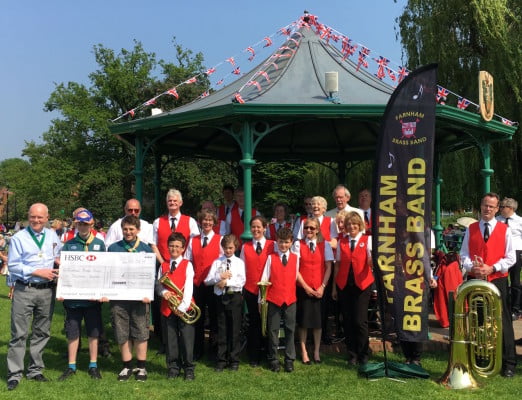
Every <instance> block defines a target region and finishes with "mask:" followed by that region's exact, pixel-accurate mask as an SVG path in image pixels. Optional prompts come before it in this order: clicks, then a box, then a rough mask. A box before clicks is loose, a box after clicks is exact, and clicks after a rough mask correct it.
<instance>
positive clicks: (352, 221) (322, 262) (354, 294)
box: [7, 185, 522, 390]
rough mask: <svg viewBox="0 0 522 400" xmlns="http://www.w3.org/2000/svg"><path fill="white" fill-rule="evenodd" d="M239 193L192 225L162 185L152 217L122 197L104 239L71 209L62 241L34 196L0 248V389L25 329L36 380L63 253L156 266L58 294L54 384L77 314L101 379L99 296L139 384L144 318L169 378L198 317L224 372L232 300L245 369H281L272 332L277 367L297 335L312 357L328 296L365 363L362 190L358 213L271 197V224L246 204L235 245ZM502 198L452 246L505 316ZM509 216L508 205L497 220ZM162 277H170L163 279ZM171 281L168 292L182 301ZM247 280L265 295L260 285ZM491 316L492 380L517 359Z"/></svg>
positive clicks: (191, 366) (229, 363)
mask: <svg viewBox="0 0 522 400" xmlns="http://www.w3.org/2000/svg"><path fill="white" fill-rule="evenodd" d="M243 196H244V193H243V191H242V190H241V189H239V190H238V189H236V190H235V191H234V189H233V188H232V187H228V186H227V187H225V188H224V198H225V202H224V203H223V204H222V205H221V206H220V207H218V208H215V207H213V205H212V204H208V203H207V204H206V205H205V206H204V208H202V209H201V211H200V212H199V213H198V216H197V221H196V219H194V218H192V217H190V216H188V215H185V214H182V213H181V207H182V205H183V198H182V195H181V193H180V192H179V191H178V190H176V189H171V190H169V191H168V193H167V196H166V206H167V214H165V215H163V216H161V217H159V218H157V219H156V220H155V221H154V222H153V223H152V224H150V223H148V222H147V221H144V220H141V219H140V218H139V216H140V213H141V205H140V203H139V201H138V200H136V199H130V200H128V201H127V202H126V204H125V207H124V212H125V216H124V217H122V218H120V219H119V220H117V221H116V222H114V223H113V224H112V225H111V227H110V228H109V230H108V231H107V234H106V236H105V238H101V237H99V235H98V234H97V232H96V230H94V228H93V224H94V218H93V215H92V213H91V212H90V211H89V210H86V209H83V208H81V209H77V210H75V212H74V217H73V218H74V225H75V228H74V231H73V233H72V234H69V235H70V236H69V237H66V238H62V239H64V242H62V240H60V238H59V237H58V235H57V234H56V232H55V231H54V230H52V229H49V228H47V227H46V225H47V222H48V217H49V215H48V209H47V207H46V206H45V205H44V204H40V203H37V204H33V205H32V206H31V207H30V209H29V213H28V219H29V226H28V227H27V228H26V229H24V230H22V231H20V232H18V233H17V234H16V235H14V236H13V238H12V240H11V243H10V248H9V256H8V266H9V273H10V275H9V279H10V281H11V282H12V285H13V290H14V292H13V299H12V312H11V340H10V342H9V348H8V357H7V359H8V360H7V363H8V376H7V387H8V389H9V390H13V389H15V388H16V387H17V386H18V384H19V382H20V380H21V378H22V376H23V373H24V363H23V360H24V355H25V349H26V342H27V339H28V337H29V325H30V324H31V328H32V332H31V339H30V343H29V347H30V355H31V357H30V360H29V366H28V368H27V372H26V377H27V378H28V379H33V380H36V381H47V378H46V377H45V376H44V375H43V374H42V370H43V368H44V363H43V358H42V354H43V350H44V348H45V345H46V343H47V341H48V340H49V335H50V333H49V332H50V325H51V319H52V315H53V307H54V300H55V299H54V296H55V295H54V294H55V291H54V289H55V286H56V279H57V277H58V275H59V264H60V253H61V252H63V251H109V252H154V253H155V255H156V259H157V267H158V268H157V279H156V280H155V290H154V292H155V298H154V299H148V298H144V299H142V300H141V301H129V300H124V301H122V300H117V301H116V300H109V299H107V298H101V299H97V300H96V301H93V300H81V301H78V300H70V299H58V300H63V302H64V308H65V316H66V319H65V331H66V337H67V340H68V354H69V360H68V366H67V369H66V370H65V372H64V373H63V374H62V376H61V377H60V378H59V379H60V380H64V379H68V378H70V377H71V376H73V375H75V374H76V353H77V350H78V342H79V337H80V326H81V323H82V320H84V321H85V324H86V332H87V336H88V344H89V356H90V362H89V366H88V373H89V375H90V376H91V377H92V378H93V379H100V378H101V373H100V371H99V369H98V364H97V360H96V357H97V346H98V338H99V337H100V335H101V334H102V332H103V323H102V320H101V304H102V303H104V302H109V304H110V309H111V315H112V318H111V319H112V323H113V330H114V335H115V340H116V342H117V344H118V346H119V349H120V353H121V359H122V364H123V365H122V370H121V371H120V373H119V374H118V380H120V381H124V380H128V379H130V378H131V377H134V378H135V379H136V380H138V381H145V380H146V379H147V371H146V359H147V343H148V339H149V324H150V315H149V313H151V312H152V314H153V319H152V320H153V322H154V331H155V333H157V334H158V336H159V337H160V338H161V341H162V343H163V344H164V346H165V357H166V368H167V377H168V378H170V379H173V378H176V377H178V376H180V375H181V374H182V373H183V376H184V378H185V379H186V380H193V379H194V378H195V374H194V370H195V360H197V359H198V358H200V357H202V356H203V354H204V352H205V348H206V347H208V348H209V349H210V346H205V342H206V341H205V322H206V320H207V319H208V320H209V323H210V335H211V336H210V337H211V339H212V340H213V341H214V342H215V344H216V348H215V359H216V365H215V370H216V371H217V372H221V371H223V370H224V369H225V368H229V369H231V370H237V369H238V368H239V363H240V359H239V354H240V351H241V343H240V332H241V328H242V326H243V325H242V319H243V318H244V311H243V309H244V307H245V308H246V310H247V314H248V328H247V329H248V331H247V339H248V341H247V354H248V360H249V363H250V365H251V366H252V367H255V366H258V365H259V364H260V363H261V362H262V361H263V359H268V363H269V364H268V365H269V368H270V370H272V371H274V372H277V371H279V370H280V369H281V363H280V359H279V354H278V347H279V345H280V334H279V331H280V329H281V326H282V327H283V329H284V339H283V341H284V360H283V364H282V366H283V368H284V370H285V371H286V372H292V371H293V370H294V361H295V360H296V358H297V354H296V346H295V332H296V330H297V333H298V338H297V339H298V343H299V350H300V357H301V362H302V363H303V364H304V365H311V364H312V362H313V363H315V364H319V363H321V354H320V344H321V338H322V336H323V333H324V332H323V330H324V328H325V320H326V316H327V315H328V311H327V310H328V302H329V301H332V300H336V301H337V302H338V310H339V313H340V314H341V319H342V327H343V331H344V336H345V341H346V345H347V355H348V362H349V364H351V365H357V364H359V365H364V364H365V363H366V362H367V361H368V357H369V339H368V304H369V300H370V296H371V293H372V290H373V288H372V285H373V283H374V277H373V273H372V261H371V236H370V234H371V210H370V203H371V194H370V192H369V191H368V190H366V189H365V190H363V191H361V192H360V193H359V206H360V208H354V207H351V206H350V205H349V204H348V202H349V200H350V192H349V191H348V189H347V188H346V187H344V186H342V185H339V186H337V187H336V188H335V189H334V191H333V198H334V200H335V202H336V208H334V209H332V210H329V211H327V202H326V199H324V198H323V197H321V196H313V197H307V198H305V200H304V206H305V209H306V212H305V213H304V214H303V215H301V216H300V217H299V218H298V219H296V220H295V221H294V223H293V224H292V223H290V221H288V218H287V216H286V213H287V210H286V206H285V205H284V204H283V203H278V204H276V205H275V207H274V218H273V220H272V221H271V222H270V223H268V221H267V220H266V219H265V218H264V217H262V216H261V215H259V213H258V212H257V211H256V210H255V209H254V210H252V215H251V218H250V231H251V234H252V240H251V241H246V242H245V243H241V234H242V233H243V231H244V222H243V221H244V218H243V215H242V214H243V207H244V197H243ZM513 202H514V200H513V199H504V201H503V202H502V203H501V213H502V214H501V215H502V216H501V217H499V218H500V219H502V218H504V220H501V222H505V223H503V224H497V223H496V221H497V220H496V219H495V214H496V212H497V211H498V207H499V205H500V203H499V199H498V196H497V195H495V194H492V193H488V194H486V195H485V196H484V198H483V200H482V203H481V216H482V219H481V221H480V222H479V223H477V224H476V225H472V226H470V228H469V230H468V231H467V232H466V235H465V237H464V240H463V244H462V253H461V254H462V261H463V265H464V268H465V269H466V271H467V272H468V274H469V275H470V276H472V277H475V278H481V279H484V278H485V279H488V280H490V281H491V282H492V283H494V284H495V285H497V286H498V287H499V289H500V291H501V293H502V294H503V300H504V301H505V302H506V303H505V305H504V307H505V308H504V310H511V308H510V306H509V301H508V300H509V299H508V297H507V291H508V283H507V282H508V281H507V273H508V270H510V268H511V266H512V265H513V264H517V265H518V264H519V261H520V254H519V251H520V250H522V247H515V246H518V244H516V245H515V240H513V237H514V236H515V235H514V234H513V235H512V234H511V231H512V230H515V229H518V227H520V225H519V224H520V221H519V218H520V217H517V216H516V214H514V211H516V206H517V205H516V202H515V203H513ZM509 210H512V211H513V212H512V213H511V214H509V212H508V211H509ZM508 226H509V227H510V228H511V229H508V228H507V227H508ZM521 232H522V231H521ZM521 236H522V235H521ZM515 248H516V250H517V252H516V253H515V250H514V249H515ZM515 254H516V255H515ZM515 261H517V262H515ZM518 268H520V266H518ZM512 270H513V269H512ZM518 273H519V274H520V269H519V272H518ZM166 278H168V282H170V284H166V283H165V279H166ZM172 285H174V286H175V287H176V288H179V291H180V292H181V293H182V295H181V296H180V295H179V293H177V291H176V290H174V289H173V288H172ZM260 285H262V286H265V288H266V290H260ZM512 285H513V283H512ZM512 293H515V292H514V291H513V290H512ZM513 296H515V297H516V296H518V297H516V298H518V301H519V302H520V294H518V295H515V294H513ZM174 298H176V301H174V302H173V301H172V300H173V299H174ZM196 306H197V307H199V309H200V310H201V315H200V317H199V319H198V320H197V321H196V322H195V323H193V322H194V321H190V320H189V319H190V318H191V317H190V316H191V315H193V312H192V311H193V309H194V308H195V307H196ZM207 314H208V315H207ZM504 314H505V315H504V316H505V318H504V319H505V321H504V323H505V324H507V325H508V326H506V327H505V329H504V330H503V334H504V345H503V354H504V356H505V357H504V370H503V371H504V375H505V376H513V374H514V366H515V362H516V358H515V353H514V338H513V330H512V325H511V313H510V311H508V312H507V314H506V311H505V312H504ZM508 315H509V321H510V322H509V323H507V318H508ZM509 326H511V330H510V329H509ZM309 331H310V332H311V334H312V340H313V346H312V348H311V349H309V348H308V346H307V336H308V332H309ZM264 334H266V337H265V336H264ZM406 348H407V347H406ZM309 350H311V352H310V353H311V354H309ZM133 352H134V354H135V357H136V362H134V361H133ZM405 355H406V356H407V358H408V360H407V361H408V362H417V361H418V358H419V357H420V355H417V354H415V355H412V356H409V355H407V354H406V351H405Z"/></svg>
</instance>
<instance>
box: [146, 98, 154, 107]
mask: <svg viewBox="0 0 522 400" xmlns="http://www.w3.org/2000/svg"><path fill="white" fill-rule="evenodd" d="M153 104H156V98H153V99H150V100H147V101H146V102H145V103H143V105H144V106H151V105H153Z"/></svg>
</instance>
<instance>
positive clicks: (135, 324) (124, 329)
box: [110, 300, 150, 344]
mask: <svg viewBox="0 0 522 400" xmlns="http://www.w3.org/2000/svg"><path fill="white" fill-rule="evenodd" d="M110 305H111V318H112V328H113V329H114V337H115V338H116V343H118V344H123V343H125V342H126V341H128V340H130V339H132V340H137V341H139V342H143V341H145V340H149V325H150V311H149V310H150V307H149V304H146V303H142V302H141V301H130V300H129V301H127V300H116V301H111V302H110Z"/></svg>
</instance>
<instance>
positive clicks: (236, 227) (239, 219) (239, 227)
mask: <svg viewBox="0 0 522 400" xmlns="http://www.w3.org/2000/svg"><path fill="white" fill-rule="evenodd" d="M234 199H235V203H234V205H233V207H232V210H230V213H229V214H228V216H227V220H226V223H227V225H226V226H227V229H226V231H227V234H230V233H232V234H233V235H234V236H235V237H237V238H238V240H239V243H240V244H241V239H240V238H241V235H242V234H243V231H244V229H245V224H244V219H245V218H244V216H243V211H244V209H245V191H244V190H243V188H237V189H236V191H235V193H234ZM256 215H259V212H258V211H257V210H256V209H255V208H253V207H252V217H255V216H256Z"/></svg>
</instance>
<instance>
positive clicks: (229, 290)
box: [223, 289, 241, 294]
mask: <svg viewBox="0 0 522 400" xmlns="http://www.w3.org/2000/svg"><path fill="white" fill-rule="evenodd" d="M236 293H239V294H241V291H236V290H232V289H227V290H226V291H225V292H224V293H223V294H236Z"/></svg>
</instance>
